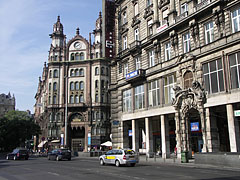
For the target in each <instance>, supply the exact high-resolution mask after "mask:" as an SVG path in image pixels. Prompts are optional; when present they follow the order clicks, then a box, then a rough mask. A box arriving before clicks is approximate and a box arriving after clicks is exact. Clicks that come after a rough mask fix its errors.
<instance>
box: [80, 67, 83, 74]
mask: <svg viewBox="0 0 240 180" xmlns="http://www.w3.org/2000/svg"><path fill="white" fill-rule="evenodd" d="M80 76H84V70H83V69H82V68H81V69H80Z"/></svg>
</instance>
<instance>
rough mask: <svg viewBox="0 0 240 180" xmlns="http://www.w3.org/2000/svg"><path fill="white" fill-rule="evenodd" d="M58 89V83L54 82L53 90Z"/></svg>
mask: <svg viewBox="0 0 240 180" xmlns="http://www.w3.org/2000/svg"><path fill="white" fill-rule="evenodd" d="M56 90H57V83H56V82H54V83H53V91H56Z"/></svg>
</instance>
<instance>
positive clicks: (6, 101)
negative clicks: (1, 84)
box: [0, 92, 16, 117]
mask: <svg viewBox="0 0 240 180" xmlns="http://www.w3.org/2000/svg"><path fill="white" fill-rule="evenodd" d="M15 105H16V100H15V97H14V95H13V96H11V94H10V92H9V93H8V95H6V94H0V117H2V116H4V114H6V113H7V112H8V111H14V110H15Z"/></svg>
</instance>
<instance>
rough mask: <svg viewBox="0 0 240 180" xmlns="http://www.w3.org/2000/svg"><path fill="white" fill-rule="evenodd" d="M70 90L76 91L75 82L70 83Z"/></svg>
mask: <svg viewBox="0 0 240 180" xmlns="http://www.w3.org/2000/svg"><path fill="white" fill-rule="evenodd" d="M70 90H71V91H74V83H73V82H71V83H70Z"/></svg>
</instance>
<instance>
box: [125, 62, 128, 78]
mask: <svg viewBox="0 0 240 180" xmlns="http://www.w3.org/2000/svg"><path fill="white" fill-rule="evenodd" d="M127 74H128V63H125V64H124V76H125V77H126V75H127Z"/></svg>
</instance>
